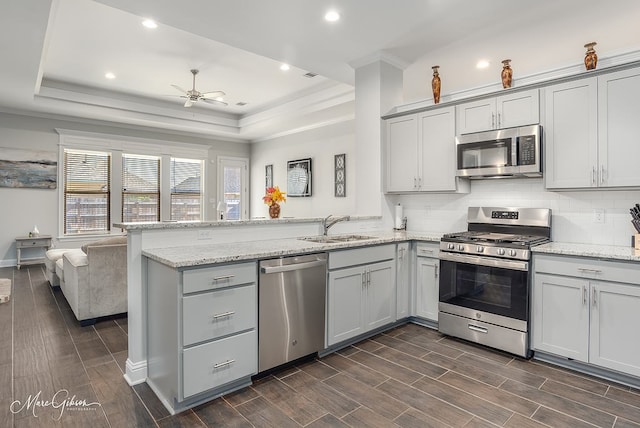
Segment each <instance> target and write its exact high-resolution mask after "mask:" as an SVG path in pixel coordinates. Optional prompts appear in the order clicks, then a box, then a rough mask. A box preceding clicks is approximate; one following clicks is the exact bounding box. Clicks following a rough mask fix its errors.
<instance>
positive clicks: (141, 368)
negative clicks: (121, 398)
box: [124, 358, 147, 386]
mask: <svg viewBox="0 0 640 428" xmlns="http://www.w3.org/2000/svg"><path fill="white" fill-rule="evenodd" d="M124 378H125V380H126V381H127V383H128V384H129V385H131V386H133V385H137V384H139V383H142V382H145V381H146V380H147V360H144V361H138V362H137V363H134V362H133V361H131V360H130V359H128V358H127V372H126V373H125V375H124Z"/></svg>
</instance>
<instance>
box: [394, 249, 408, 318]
mask: <svg viewBox="0 0 640 428" xmlns="http://www.w3.org/2000/svg"><path fill="white" fill-rule="evenodd" d="M410 269H411V257H410V253H409V243H408V242H402V243H400V244H398V245H397V246H396V318H397V319H403V318H408V317H409V315H411V313H410V308H409V306H410V305H409V303H410V301H411V296H410V291H411V290H410V287H409V285H410V282H411V271H410Z"/></svg>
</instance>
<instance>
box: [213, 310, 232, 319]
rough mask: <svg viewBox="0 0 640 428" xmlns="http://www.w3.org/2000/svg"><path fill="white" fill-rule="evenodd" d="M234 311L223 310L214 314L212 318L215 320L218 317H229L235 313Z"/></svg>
mask: <svg viewBox="0 0 640 428" xmlns="http://www.w3.org/2000/svg"><path fill="white" fill-rule="evenodd" d="M235 313H236V312H235V311H227V312H223V313H221V314H216V315H214V316H213V320H214V321H215V320H217V319H218V318H227V317H230V316H231V315H233V314H235Z"/></svg>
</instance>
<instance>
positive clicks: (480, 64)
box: [476, 59, 489, 69]
mask: <svg viewBox="0 0 640 428" xmlns="http://www.w3.org/2000/svg"><path fill="white" fill-rule="evenodd" d="M487 67H489V61H487V60H486V59H481V60H480V61H478V63H477V64H476V68H480V69H482V68H487Z"/></svg>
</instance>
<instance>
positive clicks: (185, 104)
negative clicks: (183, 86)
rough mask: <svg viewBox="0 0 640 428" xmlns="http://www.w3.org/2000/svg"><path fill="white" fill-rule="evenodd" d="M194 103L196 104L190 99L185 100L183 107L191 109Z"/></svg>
mask: <svg viewBox="0 0 640 428" xmlns="http://www.w3.org/2000/svg"><path fill="white" fill-rule="evenodd" d="M195 103H196V102H195V101H192V100H191V99H190V98H187V101H185V103H184V106H185V107H191V106H192V105H194V104H195Z"/></svg>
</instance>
